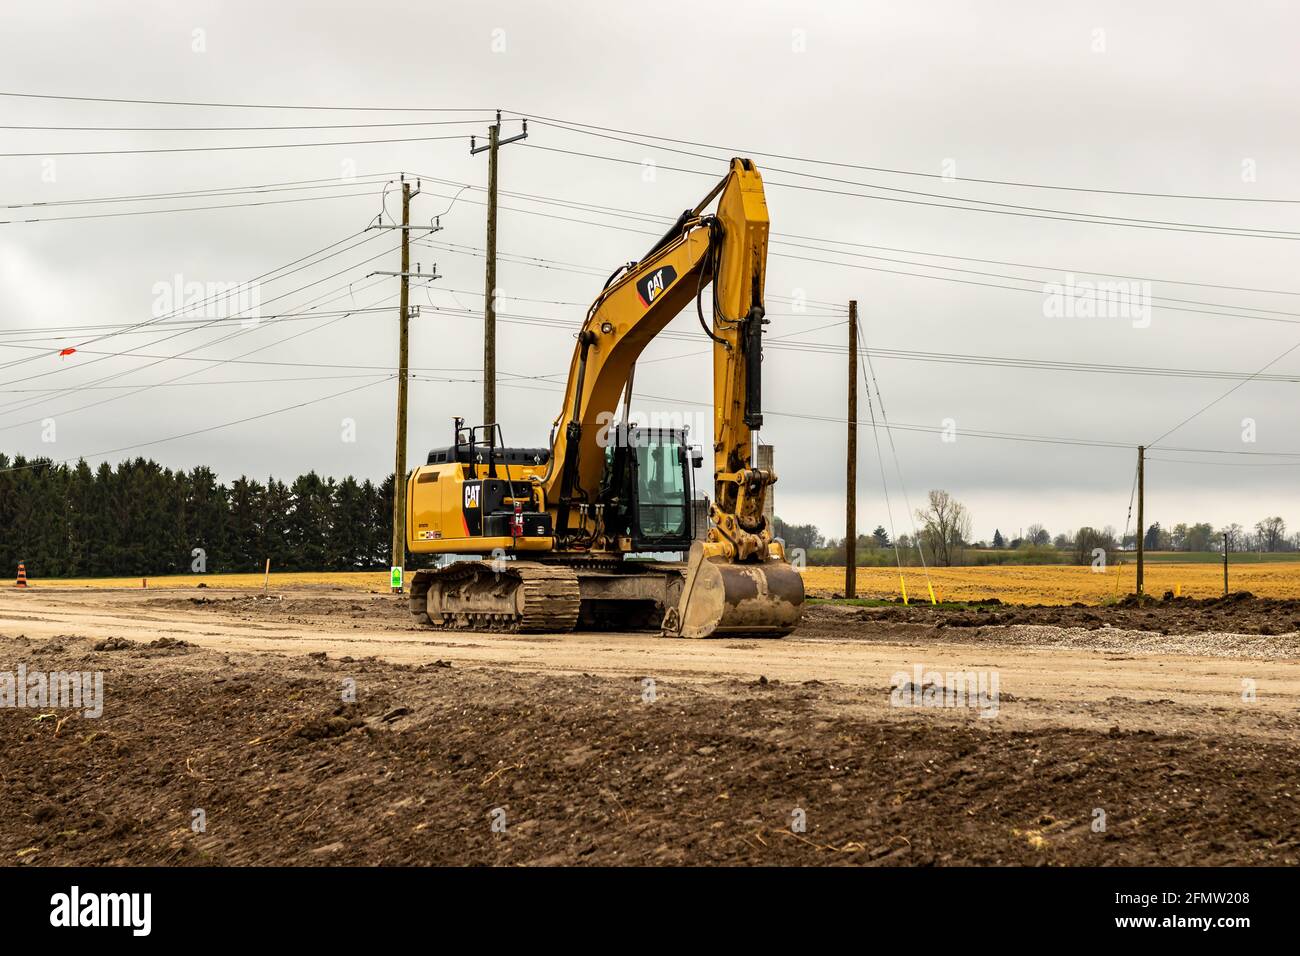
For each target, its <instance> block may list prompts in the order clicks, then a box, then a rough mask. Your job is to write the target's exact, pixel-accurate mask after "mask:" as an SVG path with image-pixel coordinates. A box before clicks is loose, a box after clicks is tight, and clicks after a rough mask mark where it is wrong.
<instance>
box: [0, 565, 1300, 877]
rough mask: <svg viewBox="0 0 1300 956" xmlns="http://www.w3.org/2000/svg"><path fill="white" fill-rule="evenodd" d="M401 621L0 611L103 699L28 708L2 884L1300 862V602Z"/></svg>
mask: <svg viewBox="0 0 1300 956" xmlns="http://www.w3.org/2000/svg"><path fill="white" fill-rule="evenodd" d="M402 605H403V602H401V601H400V600H399V599H395V598H391V597H388V596H386V595H368V594H360V593H355V592H348V591H340V590H331V589H325V588H320V589H299V590H294V591H286V592H283V593H279V594H276V593H273V594H271V595H270V596H269V597H262V596H260V595H255V594H252V593H250V592H246V591H245V592H236V591H218V590H215V589H205V590H194V589H186V590H183V591H182V590H177V591H161V592H160V591H139V590H136V591H112V590H75V591H73V590H62V591H56V590H44V591H42V590H39V589H33V590H31V591H28V592H26V593H23V592H19V591H16V590H6V591H4V592H0V679H2V678H3V674H4V673H5V672H16V670H17V669H18V667H19V665H20V664H21V665H23V666H24V667H25V668H26V670H27V671H28V672H29V673H30V672H37V671H45V672H50V671H102V672H103V674H104V678H103V680H104V711H103V716H102V717H99V718H97V719H95V718H88V717H85V716H83V715H81V714H80V713H75V714H74V713H72V712H71V711H69V710H67V709H59V708H53V707H49V708H46V707H34V708H33V707H28V708H4V709H0V784H3V786H0V862H3V863H5V864H14V863H17V864H24V865H42V864H46V865H48V864H73V863H88V864H106V863H126V864H156V863H163V864H178V865H179V864H277V863H293V864H315V863H319V864H339V863H356V864H427V863H451V864H479V863H483V864H546V863H576V864H618V863H629V864H657V863H690V864H708V863H728V864H769V863H783V864H887V865H925V864H999V863H1003V864H1088V865H1109V864H1158V863H1162V864H1192V863H1200V864H1262V863H1274V864H1285V863H1295V862H1296V861H1297V859H1300V844H1298V843H1297V841H1300V813H1298V812H1297V810H1296V805H1297V798H1298V797H1300V789H1298V788H1300V635H1297V625H1298V624H1300V605H1297V604H1296V603H1295V602H1284V601H1273V602H1270V601H1261V600H1258V599H1252V598H1248V597H1243V598H1238V599H1234V600H1230V601H1205V602H1196V601H1166V602H1159V603H1156V604H1154V605H1140V606H1139V605H1130V606H1116V607H1107V608H1100V607H1090V608H1070V607H1057V608H1016V607H1009V606H1005V605H990V606H986V607H983V608H964V609H955V610H948V609H934V608H928V607H912V608H895V607H887V608H857V607H843V606H827V605H818V606H811V607H809V609H808V613H807V616H806V620H805V623H804V626H803V627H802V628H801V629H800V630H799V631H798V632H797V633H796V634H795V635H793V636H791V637H789V638H787V639H785V640H782V641H743V640H727V641H698V642H693V641H670V640H664V639H660V638H658V637H656V636H654V635H651V634H588V633H576V634H570V635H549V636H548V635H528V636H517V637H515V636H509V635H484V634H473V633H454V634H442V633H437V632H432V631H427V630H423V631H422V630H417V629H414V628H413V627H412V625H411V624H410V622H409V620H408V618H407V612H406V610H405V608H404V607H403V606H402ZM917 665H920V666H921V667H922V668H923V670H924V671H925V672H926V673H927V674H929V673H930V672H938V673H940V674H942V673H945V672H954V671H975V672H980V673H985V674H990V673H991V674H996V676H997V678H998V682H999V698H998V702H997V707H996V710H995V712H994V713H993V714H991V715H990V716H987V717H983V716H981V715H980V711H979V710H978V709H976V708H972V707H931V706H916V707H906V706H892V705H891V694H890V687H891V681H892V678H893V675H895V674H896V673H898V672H900V671H901V672H905V673H907V674H908V675H909V676H910V675H911V674H912V673H913V668H914V667H915V666H917ZM926 680H928V677H927V678H926ZM922 683H923V684H924V681H922ZM350 690H351V691H354V694H350V695H349V696H350V697H354V700H348V701H345V700H344V696H345V692H348V691H350ZM65 718H66V719H65ZM195 811H202V819H203V820H204V823H205V826H204V827H203V828H201V832H200V830H197V829H196V821H195V817H196V813H195ZM1098 811H1101V812H1102V813H1104V815H1105V829H1104V831H1103V830H1099V829H1097V828H1096V826H1095V824H1096V822H1097V821H1099V820H1100V819H1101V818H1100V816H1099V814H1098ZM796 819H803V820H804V821H805V826H804V827H803V828H802V829H798V828H795V827H792V825H791V824H792V821H794V820H796ZM494 823H495V824H496V828H495V829H494Z"/></svg>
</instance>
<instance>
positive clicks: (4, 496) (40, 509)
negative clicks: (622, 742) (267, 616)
mask: <svg viewBox="0 0 1300 956" xmlns="http://www.w3.org/2000/svg"><path fill="white" fill-rule="evenodd" d="M392 513H393V478H392V475H389V476H388V478H387V479H385V480H384V481H383V483H382V484H379V485H376V484H374V483H373V482H371V481H369V480H367V481H362V482H358V481H357V480H356V479H354V478H352V477H347V478H344V479H342V480H341V481H338V482H336V481H335V480H334V479H332V478H322V477H320V476H319V475H317V474H316V473H315V472H314V471H312V472H308V473H307V474H305V475H301V476H299V477H298V478H296V479H294V481H293V483H292V484H285V483H284V482H282V481H277V480H276V479H275V478H269V479H268V480H267V482H266V483H265V484H262V483H261V482H259V481H257V480H255V479H251V478H248V477H243V476H241V477H240V478H238V479H236V480H235V481H233V482H231V483H230V485H229V486H227V485H224V484H221V483H220V482H218V481H217V479H216V476H215V475H214V474H213V472H212V470H211V469H209V468H205V467H198V468H195V469H194V470H192V471H189V472H185V471H172V470H171V469H169V468H164V467H162V466H161V465H160V464H158V463H157V462H155V461H151V460H146V459H144V458H136V459H134V460H132V461H124V462H122V463H121V464H119V465H118V466H117V468H116V469H114V468H113V467H112V466H111V465H109V464H107V463H104V464H102V465H100V466H99V468H98V469H92V468H91V467H90V466H89V465H88V464H86V462H85V461H79V462H77V464H76V465H72V466H70V465H66V464H55V463H54V462H52V461H50V460H49V459H31V460H28V459H25V458H23V457H21V456H18V457H15V458H14V459H13V460H12V461H10V460H9V458H8V457H6V456H5V455H3V454H0V569H5V570H14V569H16V568H17V567H18V562H20V561H22V562H25V563H26V565H27V573H28V574H29V575H31V576H32V577H47V578H52V577H109V576H135V575H145V576H147V575H162V574H183V573H189V572H191V571H192V570H197V569H198V566H197V565H196V561H198V560H199V558H200V557H201V558H202V569H203V570H206V571H208V572H212V573H216V572H223V571H224V572H238V571H244V572H249V571H260V570H262V568H263V565H264V563H265V561H266V559H267V558H270V559H271V568H272V570H278V571H363V570H378V569H384V568H387V567H388V552H389V548H390V545H391V538H392ZM196 548H198V549H202V552H201V555H195V553H194V552H195V549H196Z"/></svg>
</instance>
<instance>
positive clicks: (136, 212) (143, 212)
mask: <svg viewBox="0 0 1300 956" xmlns="http://www.w3.org/2000/svg"><path fill="white" fill-rule="evenodd" d="M374 195H375V193H374V192H373V191H372V190H368V189H367V190H364V191H362V192H355V193H340V194H337V195H334V196H296V197H295V198H293V199H263V200H259V201H257V202H233V203H219V204H217V205H214V206H172V207H168V208H166V209H133V210H131V211H130V212H99V213H80V214H78V215H75V216H39V217H35V218H29V219H0V226H12V225H26V224H28V223H34V222H69V221H71V220H86V219H120V218H123V217H126V216H157V215H161V214H163V213H171V212H204V211H207V210H210V209H246V208H248V207H250V206H282V205H285V204H287V203H299V202H321V201H322V200H326V199H355V198H357V197H358V196H369V197H371V198H373V197H374Z"/></svg>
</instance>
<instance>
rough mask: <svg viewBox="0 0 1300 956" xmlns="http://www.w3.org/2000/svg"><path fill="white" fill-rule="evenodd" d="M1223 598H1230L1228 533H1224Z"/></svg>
mask: <svg viewBox="0 0 1300 956" xmlns="http://www.w3.org/2000/svg"><path fill="white" fill-rule="evenodd" d="M1223 596H1224V597H1227V596H1228V532H1226V531H1225V532H1223Z"/></svg>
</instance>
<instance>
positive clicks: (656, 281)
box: [636, 266, 677, 308]
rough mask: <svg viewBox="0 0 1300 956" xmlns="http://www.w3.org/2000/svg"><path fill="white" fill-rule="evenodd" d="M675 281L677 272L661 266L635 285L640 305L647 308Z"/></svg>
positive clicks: (671, 268) (669, 267)
mask: <svg viewBox="0 0 1300 956" xmlns="http://www.w3.org/2000/svg"><path fill="white" fill-rule="evenodd" d="M676 281H677V270H676V269H674V268H673V267H672V266H662V267H660V268H658V269H656V270H655V271H654V272H652V273H650V274H649V275H648V276H646V277H645V278H644V279H642V280H641V281H640V282H638V283H637V284H636V294H637V295H638V296H640V298H641V304H642V305H644V306H646V307H647V308H648V307H649V306H650V304H651V303H652V302H654V301H655V300H656V299H657V298H659V296H661V295H663V293H664V290H665V289H667V288H668V287H669V286H670V285H672V284H673V283H674V282H676Z"/></svg>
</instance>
